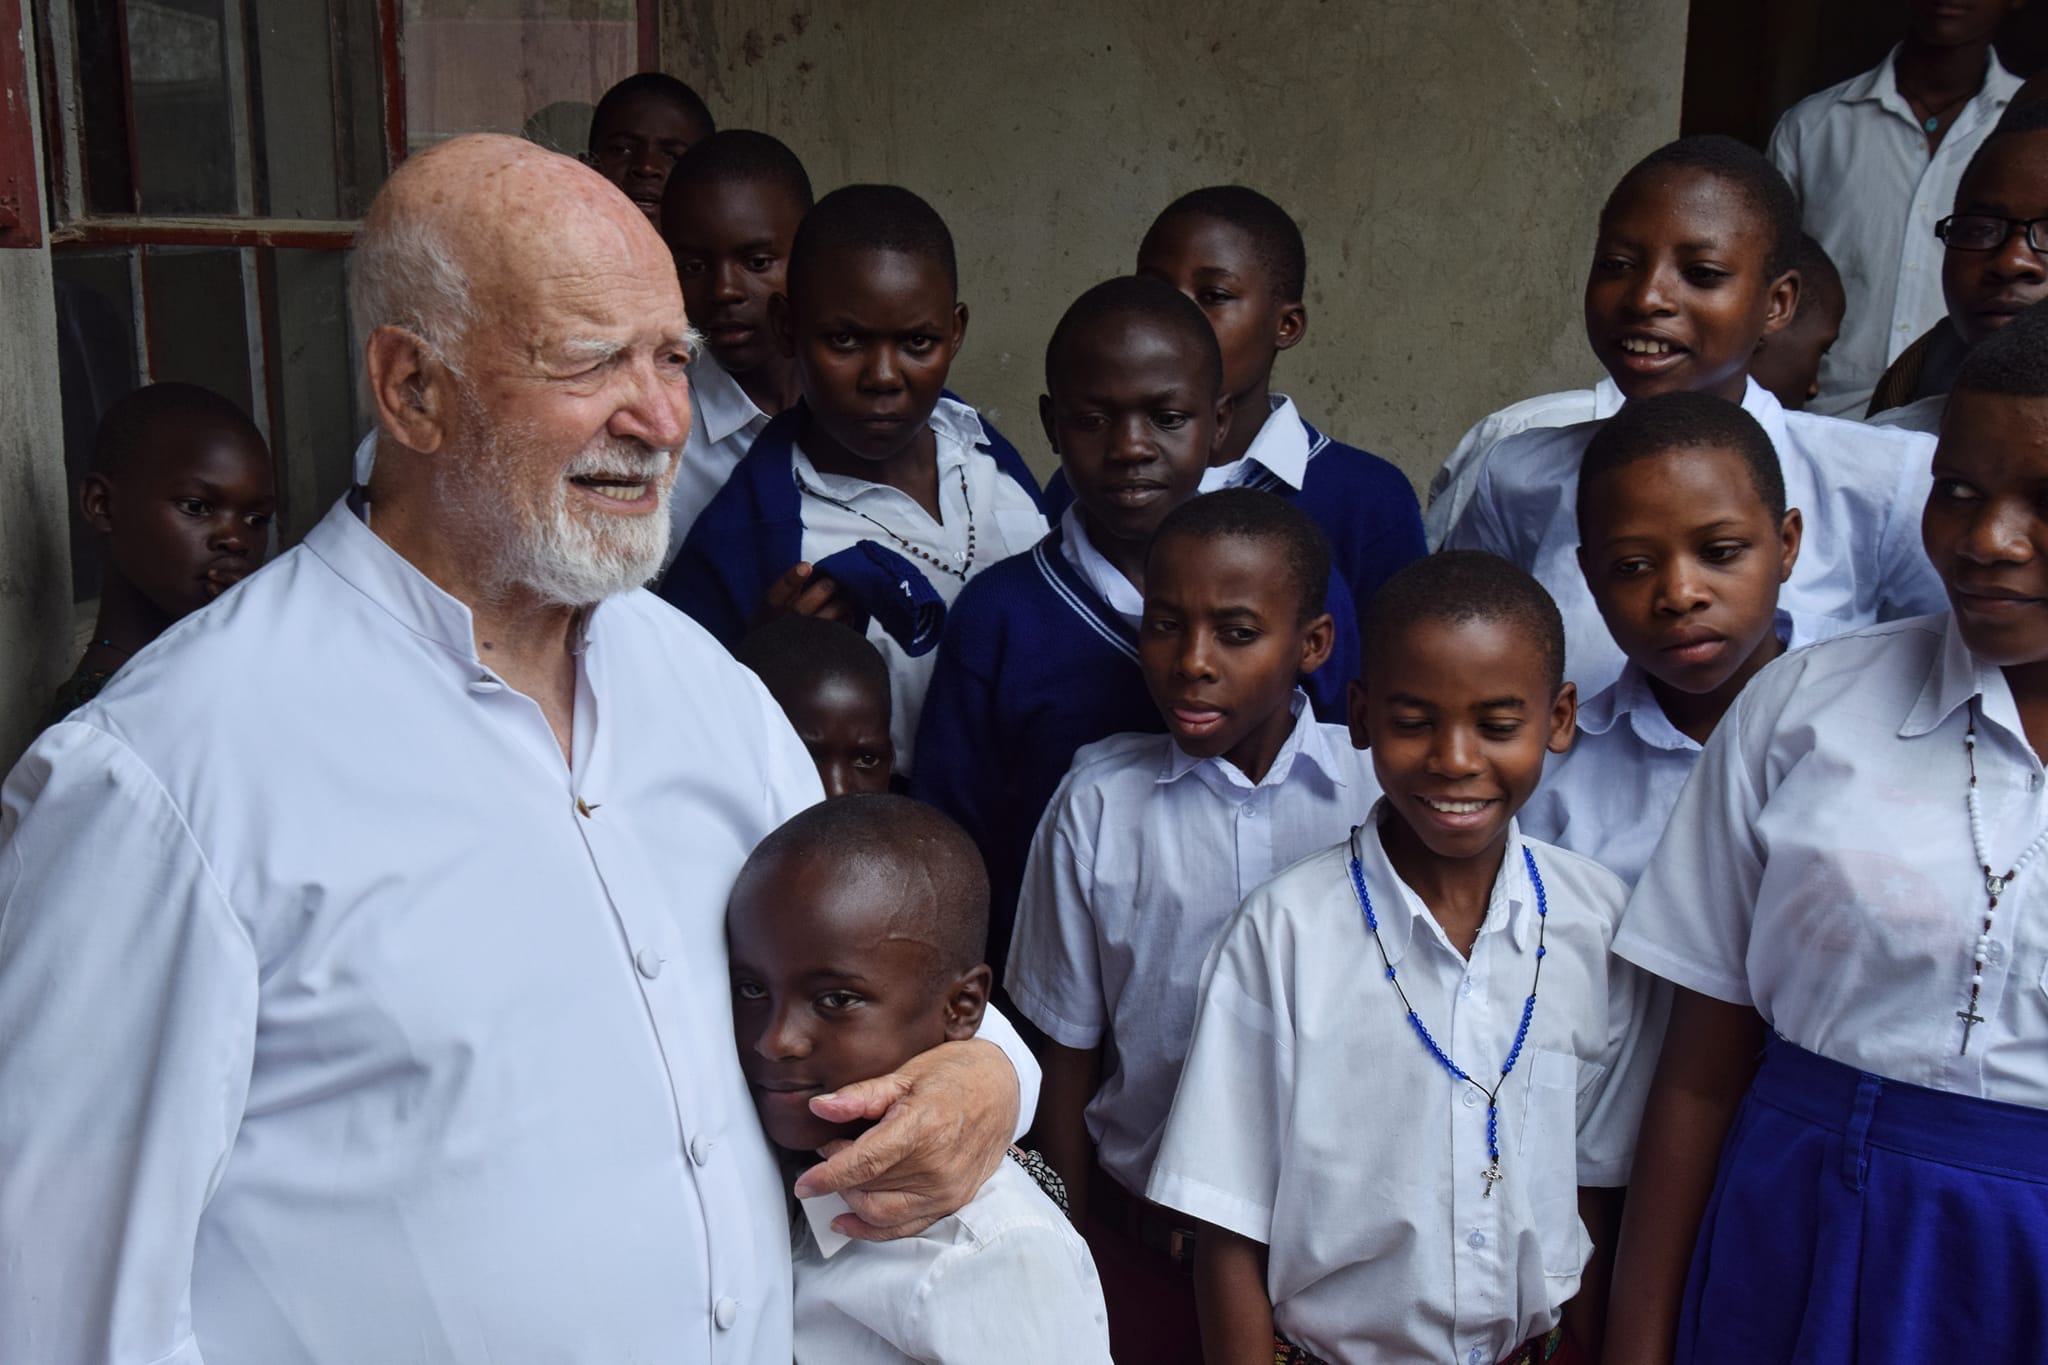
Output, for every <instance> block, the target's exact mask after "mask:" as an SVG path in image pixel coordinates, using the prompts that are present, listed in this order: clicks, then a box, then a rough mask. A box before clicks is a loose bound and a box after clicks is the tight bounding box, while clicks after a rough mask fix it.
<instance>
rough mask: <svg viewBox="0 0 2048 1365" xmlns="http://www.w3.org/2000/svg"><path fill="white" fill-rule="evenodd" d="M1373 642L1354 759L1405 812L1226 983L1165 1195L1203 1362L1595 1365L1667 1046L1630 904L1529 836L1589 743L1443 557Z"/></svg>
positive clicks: (1529, 634) (1168, 1154) (1229, 939)
mask: <svg viewBox="0 0 2048 1365" xmlns="http://www.w3.org/2000/svg"><path fill="white" fill-rule="evenodd" d="M1366 634H1367V636H1368V638H1370V639H1371V640H1372V641H1373V642H1374V647H1373V651H1372V653H1371V655H1370V657H1369V658H1368V660H1367V662H1366V666H1365V671H1364V674H1363V676H1362V677H1361V678H1360V679H1359V681H1358V683H1357V684H1356V686H1355V687H1354V688H1353V691H1352V698H1351V733H1352V739H1353V741H1354V742H1355V743H1356V744H1358V745H1359V746H1361V747H1365V748H1369V751H1370V753H1371V756H1372V764H1373V770H1374V773H1375V775H1376V776H1377V777H1378V779H1379V783H1380V786H1381V788H1382V789H1383V790H1384V792H1385V795H1384V796H1383V797H1382V798H1381V799H1380V801H1379V802H1378V804H1377V805H1375V806H1374V807H1373V809H1372V812H1371V814H1370V815H1369V816H1367V817H1366V820H1365V823H1364V824H1362V825H1361V826H1359V827H1358V828H1356V829H1354V830H1353V831H1352V832H1351V835H1350V837H1349V838H1348V839H1345V840H1343V841H1341V842H1338V843H1337V844H1335V845H1334V846H1333V847H1330V848H1328V849H1326V850H1324V851H1323V852H1320V853H1317V854H1314V855H1312V856H1310V857H1308V858H1306V859H1304V860H1302V861H1300V862H1297V863H1295V864H1294V865H1293V866H1292V867H1290V868H1288V869H1287V870H1286V871H1284V872H1282V873H1281V874H1280V875H1279V876H1277V877H1275V878H1274V879H1273V880H1272V881H1270V882H1267V883H1266V884H1265V885H1264V886H1262V887H1260V888H1259V889H1258V890H1256V891H1254V892H1253V893H1252V894H1251V896H1250V897H1249V899H1247V900H1246V901H1245V903H1244V905H1243V907H1242V908H1241V909H1240V910H1239V912H1238V914H1237V916H1236V917H1235V918H1234V919H1233V920H1232V921H1231V922H1230V924H1229V926H1228V928H1226V929H1225V931H1224V933H1223V936H1222V937H1221V939H1220V940H1219V941H1218V943H1217V946H1216V948H1215V949H1214V951H1213V952H1212V953H1211V954H1210V957H1209V960H1208V964H1207V967H1206V968H1205V972H1204V980H1203V984H1202V988H1201V997H1200V1004H1199V1006H1198V1008H1197V1010H1196V1021H1195V1029H1194V1037H1193V1041H1192V1043H1191V1044H1190V1046H1189V1049H1188V1056H1187V1062H1186V1065H1185V1068H1184V1069H1183V1071H1182V1075H1181V1082H1180V1088H1179V1091H1178V1093H1177V1094H1176V1095H1175V1097H1174V1102H1173V1109H1172V1113H1171V1115H1170V1117H1169V1118H1168V1119H1167V1123H1166V1130H1165V1135H1164V1137H1163V1138H1162V1140H1161V1142H1160V1146H1159V1155H1158V1158H1157V1160H1156V1161H1155V1162H1154V1164H1153V1168H1152V1179H1151V1183H1150V1186H1149V1188H1148V1190H1147V1194H1148V1197H1150V1198H1151V1199H1152V1200H1154V1201H1155V1202H1157V1203H1160V1204H1164V1205H1166V1206H1167V1207H1169V1208H1174V1209H1179V1210H1182V1211H1183V1212H1185V1213H1186V1214H1188V1215H1190V1216H1192V1217H1193V1218H1196V1219H1199V1220H1201V1224H1202V1225H1201V1227H1200V1228H1199V1231H1198V1234H1197V1238H1196V1243H1195V1290H1196V1296H1197V1299H1198V1301H1199V1303H1200V1306H1201V1319H1202V1337H1203V1344H1204V1348H1205V1352H1206V1357H1205V1358H1206V1359H1208V1360H1210V1361H1224V1360H1230V1361H1254V1360H1256V1361H1260V1362H1265V1361H1270V1360H1275V1359H1279V1360H1285V1361H1311V1360H1323V1361H1330V1362H1335V1365H1378V1362H1383V1361H1388V1360H1439V1361H1445V1360H1455V1361H1462V1362H1478V1365H1493V1362H1502V1361H1505V1362H1514V1365H1528V1363H1529V1362H1537V1363H1538V1365H1540V1362H1544V1361H1556V1360H1558V1359H1566V1358H1569V1356H1568V1354H1567V1353H1568V1352H1569V1351H1570V1350H1571V1347H1570V1345H1569V1342H1570V1341H1571V1339H1572V1338H1573V1337H1577V1338H1578V1339H1579V1341H1580V1342H1581V1343H1582V1349H1584V1350H1585V1351H1586V1352H1587V1355H1588V1357H1589V1358H1597V1356H1598V1340H1597V1337H1598V1331H1599V1322H1600V1318H1601V1314H1602V1308H1603V1305H1602V1299H1603V1297H1604V1294H1603V1287H1604V1284H1605V1279H1606V1276H1605V1270H1604V1267H1605V1264H1606V1261H1607V1257H1608V1255H1609V1254H1610V1247H1611V1244H1612V1241H1613V1234H1612V1231H1611V1229H1612V1226H1613V1220H1614V1218H1615V1217H1616V1214H1617V1210H1616V1206H1617V1205H1618V1191H1619V1187H1621V1186H1623V1185H1625V1184H1626V1183H1627V1180H1628V1176H1629V1163H1630V1149H1631V1146H1632V1144H1633V1141H1634V1137H1635V1129H1636V1122H1637V1119H1638V1117H1639V1115H1640V1112H1641V1107H1642V1102H1643V1096H1644V1093H1645V1090H1646V1088H1647V1086H1648V1083H1649V1079H1650V1077H1649V1068H1650V1066H1651V1065H1652V1064H1653V1063H1654V1061H1655V1052H1656V1040H1655V1038H1649V1039H1647V1040H1646V1039H1645V1037H1644V1035H1645V1033H1646V1029H1645V1027H1644V1025H1645V1022H1646V1018H1647V1001H1648V995H1649V993H1648V992H1647V991H1646V990H1645V989H1644V987H1643V985H1642V978H1641V977H1639V976H1638V975H1636V974H1635V973H1634V972H1632V971H1631V970H1630V969H1628V968H1627V967H1626V966H1625V965H1623V964H1621V963H1619V962H1618V961H1617V960H1616V959H1614V958H1613V957H1611V956H1610V954H1609V952H1608V945H1609V942H1610V941H1611V940H1612V938H1613V935H1614V927H1615V923H1616V921H1617V920H1618V918H1619V916H1620V913H1621V906H1622V901H1623V898H1624V894H1625V892H1624V889H1623V887H1622V885H1621V883H1620V881H1619V880H1617V879H1616V878H1615V876H1614V875H1613V874H1612V873H1610V872H1608V871H1606V870H1605V869H1603V868H1601V867H1599V866H1598V865H1596V864H1594V863H1592V862H1591V861H1589V860H1587V859H1585V858H1581V857H1579V856H1578V855H1577V854H1573V853H1567V852H1565V851H1563V850H1562V849H1558V848H1553V847H1551V846H1550V845H1548V844H1540V843H1536V842H1535V841H1533V840H1529V839H1525V838H1524V837H1523V836H1522V833H1521V831H1520V829H1519V828H1518V827H1517V825H1516V821H1515V812H1516V811H1517V810H1518V809H1519V808H1520V807H1521V805H1522V803H1523V802H1525V801H1526V800H1528V798H1529V794H1530V792H1531V791H1532V790H1534V788H1535V786H1536V784H1537V780H1538V778H1539V777H1540V775H1541V773H1542V771H1543V761H1544V755H1545V753H1546V752H1558V751H1561V750H1562V749H1564V747H1565V746H1566V745H1567V744H1568V743H1569V742H1570V740H1571V734H1572V716H1573V711H1574V709H1575V695H1574V691H1573V688H1572V686H1571V684H1569V683H1567V682H1565V681H1564V674H1563V664H1564V629H1563V624H1562V622H1561V621H1560V620H1559V617H1558V613H1557V608H1556V606H1555V604H1553V603H1552V602H1551V600H1550V598H1549V596H1548V595H1547V594H1546V593H1545V592H1544V591H1543V589H1542V588H1541V587H1540V586H1539V585H1538V584H1537V583H1536V582H1535V581H1534V580H1533V579H1531V578H1530V577H1529V576H1528V575H1527V574H1525V573H1523V572H1521V571H1520V570H1518V569H1515V568H1514V567H1513V566H1511V565H1509V564H1507V563H1506V562H1504V561H1502V560H1499V559H1496V558H1494V557H1493V556H1491V555H1481V554H1469V553H1468V554H1460V553H1446V554H1440V555H1436V556H1433V557H1431V558H1429V559H1425V560H1422V561H1421V562H1419V563H1417V564H1415V565H1412V566H1411V567H1409V568H1407V569H1405V570H1403V571H1402V572H1401V573H1399V574H1397V575H1395V577H1394V578H1393V579H1391V580H1390V581H1389V582H1388V584H1387V586H1386V587H1385V588H1383V589H1382V590H1381V592H1380V595H1379V596H1378V597H1377V598H1376V599H1374V602H1373V605H1372V607H1371V609H1370V617H1369V620H1368V622H1367V625H1366ZM1589 1255H1591V1256H1593V1257H1594V1259H1593V1261H1592V1263H1591V1264H1590V1265H1589V1263H1588V1257H1589ZM1566 1323H1569V1325H1570V1333H1569V1334H1567V1333H1564V1332H1563V1331H1562V1330H1561V1329H1562V1327H1563V1325H1564V1324H1566ZM1276 1353H1277V1354H1276Z"/></svg>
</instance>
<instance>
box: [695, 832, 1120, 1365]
mask: <svg viewBox="0 0 2048 1365" xmlns="http://www.w3.org/2000/svg"><path fill="white" fill-rule="evenodd" d="M726 927H727V938H728V943H729V948H730V958H731V969H732V1021H733V1034H734V1037H735V1040H736V1041H737V1043H738V1045H739V1053H740V1069H741V1070H742V1071H743V1072H744V1073H745V1075H746V1079H747V1088H748V1090H749V1091H750V1092H751V1093H752V1095H753V1099H754V1105H755V1108H756V1109H757V1110H758V1111H759V1113H760V1116H761V1126H762V1127H763V1128H764V1129H766V1130H767V1133H768V1137H769V1140H770V1141H771V1142H773V1143H775V1144H776V1145H777V1146H778V1147H780V1148H782V1149H783V1150H784V1151H785V1152H787V1153H792V1154H808V1153H812V1152H815V1151H818V1150H819V1149H822V1148H825V1147H826V1146H828V1145H829V1144H831V1143H835V1142H838V1141H840V1140H841V1139H846V1138H851V1137H853V1136H855V1135H857V1134H858V1133H859V1131H860V1130H861V1129H862V1128H863V1127H865V1126H866V1125H860V1124H840V1123H830V1122H827V1121H826V1120H824V1119H822V1118H820V1117H819V1116H818V1115H817V1114H816V1113H814V1112H813V1111H812V1101H813V1100H814V1099H816V1098H817V1097H819V1096H821V1095H828V1094H830V1093H832V1092H833V1091H835V1090H837V1089H838V1088H839V1087H841V1086H844V1085H848V1084H851V1083H852V1082H855V1081H858V1080H861V1079H863V1078H864V1077H866V1076H869V1075H872V1074H885V1073H886V1072H888V1071H890V1070H893V1069H894V1068H895V1067H897V1066H899V1065H901V1064H902V1063H903V1062H905V1061H907V1060H909V1059H910V1058H911V1057H914V1056H916V1055H917V1054H918V1053H920V1052H923V1051H925V1050H927V1049H929V1048H933V1047H937V1046H938V1045H939V1044H941V1043H944V1042H949V1041H957V1040H960V1039H965V1038H972V1037H973V1036H974V1035H975V1030H976V1028H977V1027H978V1026H979V1024H980V1022H981V1016H982V1013H983V1011H984V1009H985V1008H986V1006H987V1003H988V992H989V979H990V978H989V969H988V966H987V964H986V963H984V962H982V961H981V945H982V943H983V941H984V940H985V939H986V937H987V932H988V878H987V876H986V875H985V874H984V873H983V871H982V868H981V859H980V858H979V857H978V856H977V855H976V853H975V851H974V845H973V843H972V842H971V841H969V839H968V838H967V836H966V835H965V834H964V833H963V832H962V831H961V830H960V828H959V826H957V825H955V824H953V823H952V822H951V821H950V820H948V819H946V817H945V816H943V815H941V814H939V813H938V812H937V811H935V810H933V809H931V807H929V806H925V805H922V804H920V803H918V802H915V801H912V800H909V799H908V798H906V797H900V796H887V795H875V794H862V795H855V796H849V797H846V798H845V799H843V800H839V801H826V802H823V803H821V804H819V805H816V806H813V807H811V808H810V809H809V810H807V811H804V812H802V813H801V814H799V815H797V816H795V817H794V818H792V819H791V820H790V821H789V822H788V823H786V824H784V825H783V826H782V827H781V828H780V829H777V830H776V831H775V832H774V833H772V834H770V835H769V836H768V837H767V838H766V839H764V840H762V842H761V844H760V846H759V847H757V848H756V849H755V850H754V852H753V854H752V855H751V856H750V857H749V858H748V859H747V862H746V866H745V867H743V868H742V869H741V870H740V875H739V878H738V880H737V881H736V882H735V883H734V884H733V891H732V902H731V906H730V908H729V910H728V912H727V919H726ZM875 1068H881V1071H879V1072H877V1071H876V1070H875ZM843 1207H844V1206H843V1205H842V1204H839V1203H838V1202H837V1201H832V1200H812V1201H807V1203H806V1205H805V1210H804V1211H805V1215H806V1217H805V1221H804V1225H803V1227H802V1229H801V1231H800V1232H799V1234H798V1243H797V1247H796V1251H795V1256H796V1342H795V1347H796V1349H795V1357H796V1360H797V1362H798V1365H893V1363H894V1362H913V1361H915V1362H926V1363H927V1365H987V1362H990V1361H998V1360H1017V1361H1048V1362H1050V1361H1059V1362H1062V1365H1066V1363H1067V1362H1074V1365H1097V1363H1098V1362H1099V1363H1100V1365H1107V1362H1108V1361H1109V1358H1110V1357H1109V1351H1108V1342H1107V1339H1106V1334H1105V1328H1104V1318H1103V1308H1102V1290H1101V1287H1100V1285H1099V1284H1098V1283H1097V1281H1096V1277H1095V1269H1094V1266H1093V1265H1092V1264H1091V1263H1090V1261H1089V1258H1088V1249H1087V1247H1086V1246H1084V1245H1083V1244H1082V1242H1081V1239H1080V1238H1079V1237H1078V1236H1077V1235H1076V1234H1075V1232H1074V1230H1073V1229H1072V1228H1071V1227H1069V1226H1068V1225H1067V1222H1066V1220H1065V1218H1064V1217H1062V1216H1061V1214H1060V1211H1059V1209H1058V1207H1057V1206H1055V1205H1054V1204H1053V1203H1052V1202H1051V1201H1050V1200H1049V1199H1047V1198H1046V1196H1045V1195H1044V1193H1043V1192H1041V1191H1040V1189H1039V1188H1038V1186H1037V1185H1036V1184H1035V1183H1034V1182H1033V1180H1032V1178H1031V1177H1030V1176H1029V1175H1027V1174H1025V1172H1024V1169H1023V1168H1022V1167H1021V1166H1019V1165H1018V1164H1017V1163H1016V1162H1014V1161H1011V1160H1008V1159H1004V1160H1002V1161H1000V1162H999V1163H998V1165H997V1168H996V1170H995V1172H994V1173H993V1174H992V1175H991V1176H990V1177H989V1178H988V1179H987V1180H986V1181H984V1182H983V1183H982V1185H981V1188H980V1190H979V1191H978V1192H977V1193H976V1194H975V1195H974V1197H973V1198H972V1199H971V1200H970V1201H969V1202H968V1203H967V1204H966V1206H965V1207H963V1208H961V1209H960V1210H959V1211H958V1212H956V1213H954V1214H952V1215H950V1216H949V1217H946V1218H942V1219H940V1220H939V1221H938V1222H937V1223H934V1224H933V1225H932V1226H931V1227H929V1228H927V1229H925V1231H923V1232H922V1233H919V1234H918V1235H917V1236H915V1237H912V1238H908V1239H905V1240H902V1241H896V1242H890V1243H887V1244H883V1245H869V1244H866V1243H862V1242H853V1243H848V1242H846V1240H845V1239H844V1238H842V1237H839V1236H837V1235H836V1234H834V1233H833V1232H832V1231H831V1229H830V1218H831V1215H832V1213H833V1212H834V1211H836V1210H838V1209H841V1208H843Z"/></svg>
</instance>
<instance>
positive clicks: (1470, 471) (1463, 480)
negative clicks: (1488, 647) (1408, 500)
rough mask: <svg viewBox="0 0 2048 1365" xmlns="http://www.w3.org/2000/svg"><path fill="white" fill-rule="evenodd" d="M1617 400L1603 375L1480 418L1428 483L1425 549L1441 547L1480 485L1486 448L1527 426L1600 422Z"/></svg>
mask: <svg viewBox="0 0 2048 1365" xmlns="http://www.w3.org/2000/svg"><path fill="white" fill-rule="evenodd" d="M1621 403H1622V398H1621V389H1620V387H1619V386H1618V385H1616V384H1615V382H1614V381H1613V380H1612V379H1602V380H1601V381H1600V382H1599V383H1598V384H1596V385H1594V386H1593V387H1592V388H1590V389H1566V390H1565V391H1564V392H1562V393H1545V394H1538V395H1537V396H1536V397H1534V398H1524V399H1523V400H1522V401H1521V402H1519V403H1511V404H1509V405H1508V406H1507V407H1504V408H1502V409H1501V410H1500V411H1499V412H1496V413H1493V414H1491V415H1490V416H1486V417H1482V418H1480V419H1479V420H1478V421H1477V422H1476V423H1474V424H1473V426H1472V429H1471V430H1470V431H1468V432H1466V433H1465V434H1464V436H1463V437H1462V438H1460V440H1459V441H1458V444H1457V445H1456V446H1455V447H1453V448H1452V450H1451V453H1450V455H1449V456H1448V457H1447V458H1446V459H1445V460H1444V465H1443V468H1441V469H1439V470H1437V472H1436V476H1435V477H1434V478H1432V479H1431V480H1430V481H1429V506H1428V507H1427V508H1425V509H1424V510H1423V513H1422V529H1423V532H1424V534H1426V535H1427V536H1428V538H1429V548H1430V549H1432V550H1437V549H1441V548H1442V546H1443V543H1444V537H1445V536H1448V535H1449V534H1450V533H1451V527H1452V526H1453V525H1455V524H1456V523H1457V520H1458V514H1459V513H1460V512H1463V511H1464V510H1465V504H1466V503H1468V502H1470V501H1471V500H1472V490H1473V488H1474V487H1476V486H1477V485H1478V483H1479V469H1480V466H1481V465H1482V464H1484V463H1485V461H1486V454H1487V452H1488V451H1490V450H1492V449H1493V448H1494V447H1495V446H1496V445H1499V444H1500V443H1501V442H1502V441H1505V440H1506V439H1507V438H1508V437H1510V436H1513V435H1515V434H1517V433H1518V432H1524V431H1527V430H1529V429H1530V428H1531V427H1569V426H1575V425H1577V424H1578V423H1580V422H1595V421H1601V420H1604V419H1606V418H1609V417H1612V416H1614V414H1615V413H1617V412H1620V411H1621Z"/></svg>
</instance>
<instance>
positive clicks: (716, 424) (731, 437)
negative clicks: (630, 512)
mask: <svg viewBox="0 0 2048 1365" xmlns="http://www.w3.org/2000/svg"><path fill="white" fill-rule="evenodd" d="M769 421H770V418H769V416H768V414H767V413H765V412H763V411H761V409H760V407H759V406H758V405H757V404H756V403H755V402H754V400H753V399H751V398H749V397H747V391H746V390H745V389H743V388H741V387H740V382H739V380H737V379H734V378H733V377H732V375H731V374H729V373H727V371H726V369H725V367H724V366H723V365H720V364H719V363H718V361H717V360H715V359H713V358H712V355H711V352H709V351H708V350H707V351H699V352H698V353H697V356H696V358H695V359H694V360H692V361H691V362H690V437H689V439H688V440H687V441H685V442H683V458H682V459H681V460H680V461H679V462H678V463H677V465H676V481H675V487H674V488H673V489H672V490H671V491H670V493H669V499H668V515H669V526H670V528H671V529H670V531H669V537H668V554H667V555H666V556H665V557H664V558H663V559H662V562H661V567H662V568H664V569H666V568H667V567H668V566H669V564H670V563H671V562H672V561H673V560H674V559H675V557H676V552H677V551H679V550H681V549H682V548H683V537H685V536H687V535H689V534H690V527H691V526H692V525H694V524H695V522H696V520H697V518H698V516H699V515H700V514H701V513H702V512H703V511H704V509H705V507H706V506H708V505H709V504H710V502H711V500H712V499H713V498H715V497H717V496H718V490H719V489H721V488H723V487H725V483H726V480H727V479H730V478H731V477H732V471H733V470H734V469H735V468H737V467H738V465H739V462H740V461H741V460H743V459H745V458H746V456H747V452H748V451H749V450H752V449H753V448H754V438H755V437H756V436H759V435H760V434H761V432H762V430H763V429H764V428H765V427H766V426H767V425H768V423H769Z"/></svg>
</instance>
